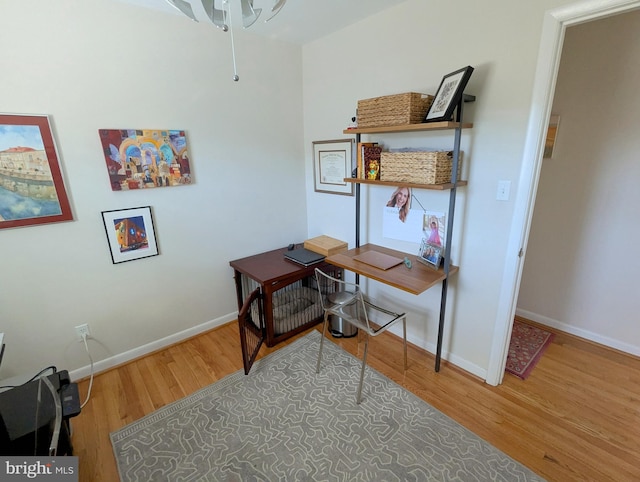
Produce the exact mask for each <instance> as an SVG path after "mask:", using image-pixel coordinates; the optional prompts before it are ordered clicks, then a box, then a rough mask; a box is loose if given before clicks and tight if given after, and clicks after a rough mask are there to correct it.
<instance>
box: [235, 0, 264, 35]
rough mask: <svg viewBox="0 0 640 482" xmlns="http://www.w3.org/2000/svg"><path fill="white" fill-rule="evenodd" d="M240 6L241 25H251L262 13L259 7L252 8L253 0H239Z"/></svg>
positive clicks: (247, 26)
mask: <svg viewBox="0 0 640 482" xmlns="http://www.w3.org/2000/svg"><path fill="white" fill-rule="evenodd" d="M240 5H241V6H242V26H243V27H244V28H249V27H251V26H252V25H253V24H254V23H255V21H256V20H258V17H259V16H260V14H261V13H262V9H261V8H256V9H254V8H253V0H240Z"/></svg>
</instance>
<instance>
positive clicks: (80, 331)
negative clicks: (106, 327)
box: [76, 323, 91, 341]
mask: <svg viewBox="0 0 640 482" xmlns="http://www.w3.org/2000/svg"><path fill="white" fill-rule="evenodd" d="M76 335H78V341H82V337H83V336H86V337H87V338H89V337H90V336H91V333H89V325H88V324H87V323H85V324H84V325H78V326H76Z"/></svg>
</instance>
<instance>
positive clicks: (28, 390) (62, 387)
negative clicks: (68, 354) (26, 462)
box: [0, 370, 80, 455]
mask: <svg viewBox="0 0 640 482" xmlns="http://www.w3.org/2000/svg"><path fill="white" fill-rule="evenodd" d="M45 378H46V381H45V380H44V379H43V378H37V379H35V380H32V381H30V382H27V383H25V384H23V385H20V386H17V387H14V388H12V389H10V390H7V391H5V392H1V393H0V455H72V453H73V448H72V446H71V427H70V424H69V418H71V417H75V416H76V415H78V414H79V413H80V405H79V395H78V386H77V384H76V383H72V382H71V381H70V378H69V372H67V371H66V370H61V371H59V372H56V373H53V374H52V375H49V376H47V377H45ZM56 437H57V443H56V441H55V438H56ZM52 451H53V452H54V453H52Z"/></svg>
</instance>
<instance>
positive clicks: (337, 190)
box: [313, 139, 355, 196]
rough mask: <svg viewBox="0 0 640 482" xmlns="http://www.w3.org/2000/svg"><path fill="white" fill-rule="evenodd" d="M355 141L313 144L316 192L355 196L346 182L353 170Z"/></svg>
mask: <svg viewBox="0 0 640 482" xmlns="http://www.w3.org/2000/svg"><path fill="white" fill-rule="evenodd" d="M354 146H355V142H354V140H353V139H339V140H333V141H315V142H313V182H314V188H315V190H316V192H326V193H331V194H343V195H346V196H353V183H350V182H346V181H345V178H348V177H351V171H352V170H353V151H354Z"/></svg>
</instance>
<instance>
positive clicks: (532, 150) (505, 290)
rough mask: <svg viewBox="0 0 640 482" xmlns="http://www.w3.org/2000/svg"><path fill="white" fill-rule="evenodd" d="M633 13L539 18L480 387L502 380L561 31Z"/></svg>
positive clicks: (594, 8)
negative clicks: (524, 126)
mask: <svg viewBox="0 0 640 482" xmlns="http://www.w3.org/2000/svg"><path fill="white" fill-rule="evenodd" d="M638 8H640V0H585V1H581V2H577V3H573V4H569V5H565V6H562V7H559V8H556V9H553V10H550V11H548V12H546V13H545V16H544V21H543V26H542V35H541V39H540V48H539V51H538V63H537V66H536V73H535V77H534V84H533V95H532V100H531V109H530V111H529V122H528V127H527V135H526V139H525V144H524V154H523V159H522V169H521V171H520V179H519V181H518V186H519V188H518V193H517V196H516V200H515V207H514V217H513V222H512V224H511V231H510V234H509V243H508V245H507V259H506V263H505V268H504V272H503V277H502V289H501V291H500V298H499V303H498V313H497V317H496V323H495V329H494V334H493V342H492V345H491V352H490V357H489V365H488V367H487V378H486V382H487V383H488V384H489V385H499V384H500V383H502V378H503V377H504V369H505V366H506V362H507V354H508V350H509V341H510V339H511V329H512V327H513V319H514V316H515V312H516V308H517V303H518V293H519V291H520V281H521V279H522V269H523V266H524V254H525V253H526V248H527V242H528V240H529V232H530V230H531V220H532V218H533V208H534V206H535V200H536V193H537V190H538V182H539V179H540V169H541V168H542V153H543V149H544V142H545V137H546V131H547V128H546V127H547V124H548V122H549V117H550V115H551V107H552V104H553V95H554V93H555V86H556V80H557V76H558V67H559V65H560V57H561V55H562V45H563V43H564V34H565V31H566V29H567V27H570V26H572V25H577V24H580V23H585V22H589V21H592V20H598V19H601V18H604V17H609V16H612V15H616V14H619V13H625V12H629V11H631V10H636V9H638Z"/></svg>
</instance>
